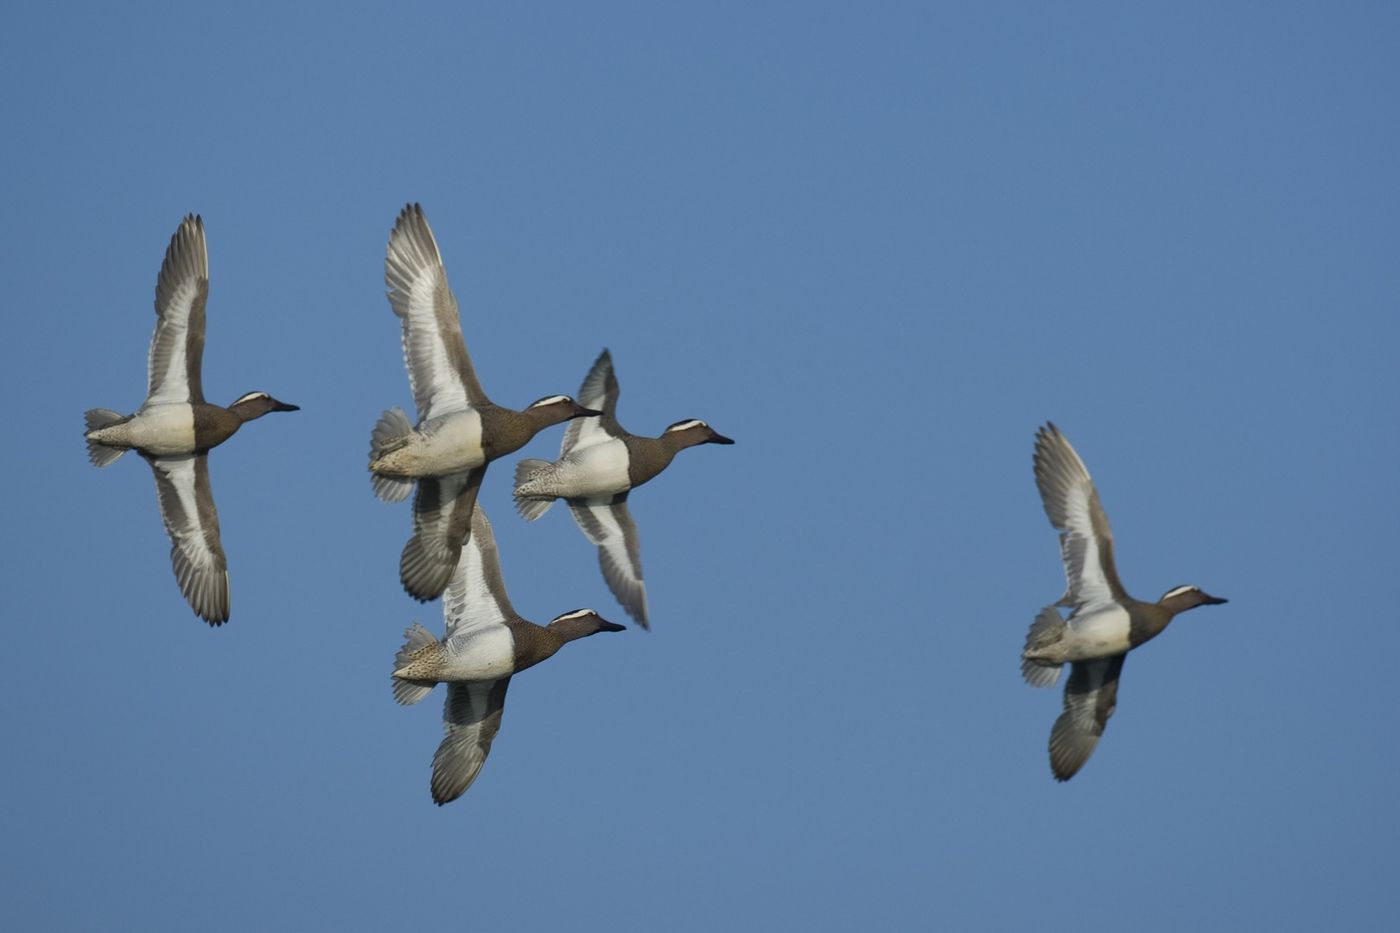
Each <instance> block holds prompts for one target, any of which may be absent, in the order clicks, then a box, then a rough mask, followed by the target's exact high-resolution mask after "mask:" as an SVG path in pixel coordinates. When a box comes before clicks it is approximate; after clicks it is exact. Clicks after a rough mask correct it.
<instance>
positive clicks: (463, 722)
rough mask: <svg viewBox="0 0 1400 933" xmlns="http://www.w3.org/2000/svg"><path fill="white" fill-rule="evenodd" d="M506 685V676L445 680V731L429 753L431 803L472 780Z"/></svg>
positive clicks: (495, 726)
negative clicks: (477, 679)
mask: <svg viewBox="0 0 1400 933" xmlns="http://www.w3.org/2000/svg"><path fill="white" fill-rule="evenodd" d="M508 686H510V678H509V677H504V678H502V679H500V680H483V681H473V682H470V683H452V684H448V686H447V703H446V704H445V705H444V707H443V711H442V728H443V732H444V733H446V734H445V735H444V736H443V739H442V744H440V745H438V749H437V752H436V754H434V755H433V779H432V792H433V803H436V804H437V805H438V806H442V805H443V804H445V803H448V802H450V801H453V800H456V799H457V798H458V797H460V796H462V794H464V793H466V790H467V788H468V787H471V786H472V782H473V781H475V780H476V776H477V774H479V773H480V772H481V766H482V765H484V764H485V763H486V756H487V755H489V754H490V753H491V743H492V742H493V741H494V740H495V738H496V733H497V732H499V731H500V729H501V714H502V713H503V712H504V711H505V705H506V688H507V687H508Z"/></svg>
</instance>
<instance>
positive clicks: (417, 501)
mask: <svg viewBox="0 0 1400 933" xmlns="http://www.w3.org/2000/svg"><path fill="white" fill-rule="evenodd" d="M485 476H486V467H484V466H480V467H477V468H476V469H474V470H467V471H465V472H462V473H451V474H449V475H447V476H425V477H423V478H422V479H420V480H419V481H418V494H417V495H416V496H414V498H413V537H411V538H409V539H408V543H406V544H405V545H404V546H403V554H402V555H400V557H399V580H400V582H402V583H403V588H404V590H405V591H406V592H407V593H408V595H410V596H412V597H413V598H414V599H417V600H419V601H421V602H427V601H428V600H430V599H437V598H438V597H439V596H441V595H442V591H443V590H444V589H445V588H446V587H447V583H448V580H449V579H450V578H451V576H452V571H453V569H454V568H455V567H456V566H457V560H458V558H460V557H461V556H462V542H463V540H465V539H466V537H467V532H468V531H469V530H470V528H471V519H472V511H473V510H474V509H475V507H476V496H477V493H478V492H480V490H481V480H482V478H483V477H485Z"/></svg>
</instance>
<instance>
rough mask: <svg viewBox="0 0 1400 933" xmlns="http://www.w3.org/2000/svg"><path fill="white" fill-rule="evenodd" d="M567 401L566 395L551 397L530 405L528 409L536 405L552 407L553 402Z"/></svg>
mask: <svg viewBox="0 0 1400 933" xmlns="http://www.w3.org/2000/svg"><path fill="white" fill-rule="evenodd" d="M568 400H569V397H568V396H567V395H551V396H549V397H548V398H542V399H540V400H539V401H538V402H534V403H532V404H531V405H530V407H531V408H534V407H535V406H537V405H553V404H554V403H555V402H567V401H568Z"/></svg>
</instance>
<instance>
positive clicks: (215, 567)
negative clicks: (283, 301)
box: [84, 214, 297, 625]
mask: <svg viewBox="0 0 1400 933" xmlns="http://www.w3.org/2000/svg"><path fill="white" fill-rule="evenodd" d="M208 298H209V250H208V246H207V244H206V242H205V238H204V221H203V220H202V219H201V218H200V217H199V216H198V215H194V214H191V215H188V216H186V217H185V219H184V220H183V221H182V222H181V223H180V226H179V228H178V229H177V230H176V231H175V233H174V235H173V236H172V237H171V238H170V245H169V246H168V247H167V248H166V251H165V259H164V261H163V262H162V263H161V268H160V274H159V276H158V277H157V279H156V301H155V310H156V326H155V331H154V333H152V335H151V344H150V349H149V351H148V352H147V357H146V370H147V390H146V400H145V401H144V402H143V403H142V405H141V408H140V409H139V410H138V411H137V412H136V413H135V414H133V415H121V414H119V413H117V412H114V411H111V410H109V409H105V408H93V409H89V410H88V411H87V412H86V413H85V415H84V422H85V429H86V430H85V432H84V436H85V439H86V441H87V448H88V459H89V460H91V461H92V463H93V465H95V466H98V467H105V466H107V465H108V464H111V463H113V462H115V461H116V460H117V459H118V458H119V457H120V456H121V455H122V454H123V453H124V452H125V451H127V450H136V451H139V452H140V453H141V455H142V456H143V457H145V458H146V461H147V462H148V463H149V464H150V465H151V470H152V472H153V474H154V476H155V481H156V495H157V499H158V501H159V503H160V509H161V518H162V520H163V521H164V523H165V529H166V531H167V533H168V534H169V536H170V543H171V552H170V556H171V562H172V564H173V565H174V569H175V579H176V581H177V582H178V583H179V585H180V592H181V593H183V594H184V596H185V598H186V600H187V601H188V602H189V604H190V607H191V608H193V609H194V611H195V612H196V613H197V614H198V615H199V617H200V618H202V619H204V620H205V621H206V622H208V623H210V624H211V625H219V624H221V623H223V622H226V621H227V620H228V617H229V582H228V569H227V562H226V560H225V557H224V551H223V547H222V545H221V544H220V543H219V519H218V513H217V511H216V510H215V508H214V496H213V492H212V490H211V488H210V485H209V465H208V458H207V453H208V451H209V450H210V449H211V448H213V447H216V446H218V445H219V444H221V443H223V442H224V441H225V440H227V439H228V438H229V437H231V436H232V435H233V434H234V432H235V431H237V430H238V428H239V426H240V425H242V424H244V423H246V422H248V421H252V420H254V419H256V418H259V417H261V416H262V415H265V414H267V413H268V412H271V411H296V410H297V406H295V405H289V404H287V403H285V402H280V401H278V400H277V399H274V398H273V397H272V396H270V395H268V394H267V393H266V392H249V393H246V394H244V395H243V396H241V397H239V398H238V399H237V400H235V401H234V402H233V403H232V404H231V405H229V406H228V407H227V408H223V407H220V406H218V405H212V404H210V403H209V402H207V401H206V400H205V398H204V385H203V379H202V377H201V368H202V365H203V360H204V328H205V304H206V303H207V301H208Z"/></svg>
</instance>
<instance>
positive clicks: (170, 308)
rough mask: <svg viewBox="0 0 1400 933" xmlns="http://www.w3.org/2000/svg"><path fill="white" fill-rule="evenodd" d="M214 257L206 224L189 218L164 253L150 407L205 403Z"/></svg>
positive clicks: (149, 369) (151, 364) (149, 364)
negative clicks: (211, 259) (206, 326)
mask: <svg viewBox="0 0 1400 933" xmlns="http://www.w3.org/2000/svg"><path fill="white" fill-rule="evenodd" d="M208 298H209V251H208V247H207V246H206V244H205V242H204V221H203V220H202V219H200V217H199V216H198V215H194V214H191V215H188V216H186V217H185V219H184V220H183V221H181V223H180V227H179V229H178V230H176V231H175V235H174V236H172V237H171V238H170V246H168V247H167V248H166V250H165V261H164V262H163V263H161V267H160V276H159V277H158V278H157V279H156V329H155V333H153V334H152V335H151V349H150V352H149V354H148V356H147V359H146V371H147V387H146V404H147V405H163V404H169V403H173V402H192V403H198V402H203V401H204V385H203V382H202V380H201V377H200V367H201V364H202V362H203V360H204V305H205V303H206V301H207V300H208Z"/></svg>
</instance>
